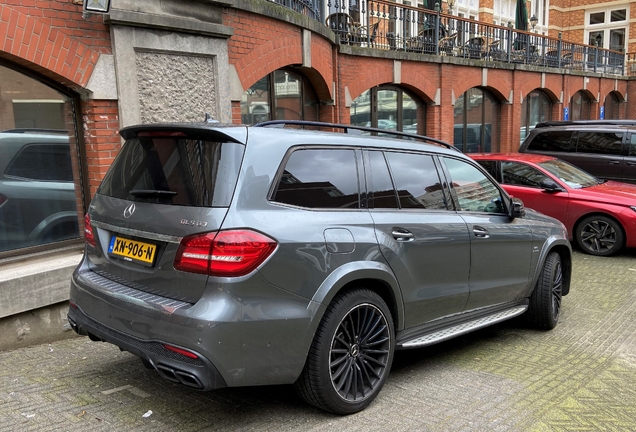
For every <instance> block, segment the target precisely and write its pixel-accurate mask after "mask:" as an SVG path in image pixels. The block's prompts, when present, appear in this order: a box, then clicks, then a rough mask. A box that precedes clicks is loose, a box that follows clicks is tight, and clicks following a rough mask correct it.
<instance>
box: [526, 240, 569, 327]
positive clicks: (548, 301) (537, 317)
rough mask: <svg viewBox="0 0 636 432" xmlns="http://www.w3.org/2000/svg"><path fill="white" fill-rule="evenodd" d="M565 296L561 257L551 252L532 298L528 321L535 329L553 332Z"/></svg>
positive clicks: (527, 314)
mask: <svg viewBox="0 0 636 432" xmlns="http://www.w3.org/2000/svg"><path fill="white" fill-rule="evenodd" d="M562 294H563V267H562V265H561V256H560V255H559V254H558V253H556V252H550V253H549V254H548V257H547V258H546V260H545V263H544V264H543V269H541V274H539V279H538V280H537V285H536V286H535V287H534V291H532V295H531V296H530V307H529V308H528V311H527V312H526V317H527V320H528V322H529V323H530V324H532V325H533V326H534V327H537V328H539V329H543V330H551V329H553V328H554V327H556V325H557V323H558V322H559V315H560V314H561V298H562Z"/></svg>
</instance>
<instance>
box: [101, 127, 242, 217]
mask: <svg viewBox="0 0 636 432" xmlns="http://www.w3.org/2000/svg"><path fill="white" fill-rule="evenodd" d="M243 151H244V146H243V145H241V144H236V143H227V142H225V143H223V142H214V141H206V140H204V139H192V138H180V137H178V138H177V137H139V138H132V139H129V140H128V141H126V142H125V143H124V145H123V147H122V150H121V152H120V153H119V155H118V156H117V158H116V159H115V161H114V162H113V165H112V166H111V168H110V170H109V171H108V173H107V174H106V177H104V180H103V181H102V184H101V186H100V187H99V190H98V191H97V192H98V193H100V194H103V195H106V196H110V197H113V198H121V199H125V200H130V201H138V202H151V203H159V204H173V205H181V206H191V207H227V206H229V204H230V200H231V198H232V194H233V192H234V187H235V185H236V180H237V178H238V173H239V168H240V165H241V160H242V158H243Z"/></svg>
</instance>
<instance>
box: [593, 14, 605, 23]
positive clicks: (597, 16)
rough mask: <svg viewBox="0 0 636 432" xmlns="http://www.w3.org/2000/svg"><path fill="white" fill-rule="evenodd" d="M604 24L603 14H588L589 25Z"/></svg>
mask: <svg viewBox="0 0 636 432" xmlns="http://www.w3.org/2000/svg"><path fill="white" fill-rule="evenodd" d="M604 22H605V12H595V13H591V14H590V25H594V24H603V23H604Z"/></svg>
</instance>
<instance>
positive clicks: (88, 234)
mask: <svg viewBox="0 0 636 432" xmlns="http://www.w3.org/2000/svg"><path fill="white" fill-rule="evenodd" d="M84 240H86V244H89V245H91V246H95V236H94V235H93V227H92V226H91V217H90V216H89V215H88V213H86V216H84Z"/></svg>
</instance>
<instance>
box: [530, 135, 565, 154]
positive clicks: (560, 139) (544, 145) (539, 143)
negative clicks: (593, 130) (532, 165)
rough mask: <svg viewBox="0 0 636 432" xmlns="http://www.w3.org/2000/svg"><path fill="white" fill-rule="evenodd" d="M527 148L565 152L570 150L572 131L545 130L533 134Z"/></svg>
mask: <svg viewBox="0 0 636 432" xmlns="http://www.w3.org/2000/svg"><path fill="white" fill-rule="evenodd" d="M528 150H536V151H550V152H567V151H572V150H573V148H572V131H547V132H542V133H540V134H537V135H535V137H534V139H533V140H532V142H530V144H529V145H528Z"/></svg>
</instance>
